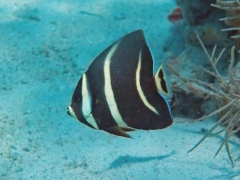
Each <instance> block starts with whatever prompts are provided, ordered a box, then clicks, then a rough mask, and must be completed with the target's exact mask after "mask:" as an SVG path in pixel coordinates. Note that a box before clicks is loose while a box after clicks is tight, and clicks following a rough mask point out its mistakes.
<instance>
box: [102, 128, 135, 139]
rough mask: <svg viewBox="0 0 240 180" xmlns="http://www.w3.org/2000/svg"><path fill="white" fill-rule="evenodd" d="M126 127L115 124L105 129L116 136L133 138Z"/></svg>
mask: <svg viewBox="0 0 240 180" xmlns="http://www.w3.org/2000/svg"><path fill="white" fill-rule="evenodd" d="M124 129H125V128H123V129H122V128H120V127H118V126H115V127H110V128H105V129H103V130H104V131H106V132H108V133H110V134H114V135H116V136H123V137H126V138H131V136H130V135H129V134H127V133H126V132H125V130H124ZM128 131H130V129H128ZM131 131H133V130H132V129H131Z"/></svg>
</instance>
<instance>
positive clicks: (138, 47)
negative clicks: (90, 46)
mask: <svg viewBox="0 0 240 180" xmlns="http://www.w3.org/2000/svg"><path fill="white" fill-rule="evenodd" d="M158 90H159V91H161V92H163V93H164V94H167V95H168V94H171V93H170V90H169V87H168V86H167V83H166V79H165V76H164V72H163V69H162V66H160V68H159V70H158V71H157V74H156V75H155V76H154V75H153V59H152V55H151V52H150V50H149V47H148V45H147V43H146V41H145V38H144V35H143V32H142V30H137V31H134V32H132V33H129V34H127V35H126V36H124V37H123V38H121V39H120V40H118V41H117V42H115V43H113V44H112V45H111V46H109V47H108V48H107V49H106V50H104V51H103V52H102V53H101V54H100V55H99V56H98V57H97V58H96V59H95V60H94V61H93V62H92V64H91V65H90V66H89V68H88V70H87V71H86V72H85V74H83V76H82V77H81V79H80V80H79V82H78V85H77V87H76V89H75V91H74V93H73V97H72V101H71V104H70V106H69V114H70V115H71V116H73V117H75V118H76V119H78V120H79V121H80V122H82V123H84V124H86V125H88V126H89V127H92V128H95V129H100V130H104V131H107V132H109V133H111V134H115V135H120V136H124V137H130V136H129V135H128V134H127V133H126V131H131V130H137V129H143V130H152V129H162V128H166V127H168V126H170V125H171V124H172V122H173V120H172V116H171V113H170V109H169V106H168V104H167V102H166V100H165V99H164V98H163V97H162V96H161V95H160V94H159V93H158Z"/></svg>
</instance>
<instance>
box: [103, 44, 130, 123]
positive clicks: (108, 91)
mask: <svg viewBox="0 0 240 180" xmlns="http://www.w3.org/2000/svg"><path fill="white" fill-rule="evenodd" d="M118 45H119V43H116V44H114V45H113V46H112V48H111V49H110V51H109V52H108V55H107V57H106V59H105V62H104V79H105V84H104V93H105V97H106V101H107V104H108V106H109V109H110V112H111V115H112V117H113V118H114V120H115V122H116V123H117V124H118V126H119V127H128V126H127V124H126V123H125V122H124V121H123V118H122V116H121V114H120V112H119V110H118V108H117V104H116V101H115V98H114V93H113V90H112V84H111V74H110V65H111V58H112V56H113V54H114V52H115V51H116V49H117V47H118Z"/></svg>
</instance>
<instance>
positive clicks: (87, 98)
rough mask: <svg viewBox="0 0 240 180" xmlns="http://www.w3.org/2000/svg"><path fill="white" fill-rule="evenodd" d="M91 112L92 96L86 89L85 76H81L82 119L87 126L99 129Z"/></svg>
mask: <svg viewBox="0 0 240 180" xmlns="http://www.w3.org/2000/svg"><path fill="white" fill-rule="evenodd" d="M91 112H92V96H91V93H90V91H89V89H88V82H87V77H86V74H83V76H82V113H83V116H84V118H85V119H86V121H87V122H88V123H89V124H91V125H92V126H93V127H94V128H95V129H99V128H98V125H97V123H96V121H95V119H94V118H93V116H92V114H91Z"/></svg>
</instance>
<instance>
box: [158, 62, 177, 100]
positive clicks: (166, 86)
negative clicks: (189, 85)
mask: <svg viewBox="0 0 240 180" xmlns="http://www.w3.org/2000/svg"><path fill="white" fill-rule="evenodd" d="M154 80H155V84H156V86H157V90H158V92H159V93H160V94H161V95H163V96H166V97H169V98H172V96H173V94H172V88H171V85H170V83H171V82H170V79H169V77H168V75H167V73H166V69H165V66H164V64H163V63H162V64H160V66H159V68H158V70H157V72H156V74H155V76H154Z"/></svg>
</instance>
